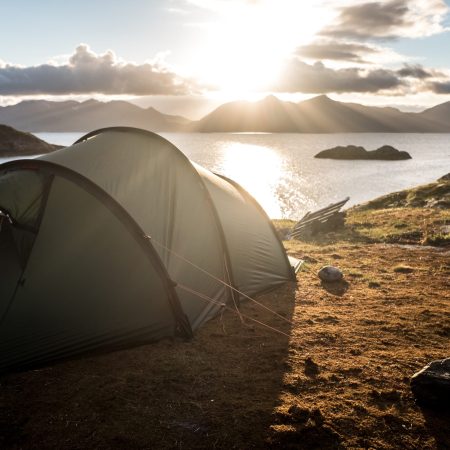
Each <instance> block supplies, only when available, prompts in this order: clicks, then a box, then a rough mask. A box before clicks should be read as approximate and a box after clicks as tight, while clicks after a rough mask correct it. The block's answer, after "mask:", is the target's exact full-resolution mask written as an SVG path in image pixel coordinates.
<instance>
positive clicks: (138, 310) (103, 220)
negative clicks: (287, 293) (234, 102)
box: [0, 127, 295, 371]
mask: <svg viewBox="0 0 450 450" xmlns="http://www.w3.org/2000/svg"><path fill="white" fill-rule="evenodd" d="M0 211H2V214H3V219H4V220H3V223H2V230H1V233H0V274H1V283H0V370H3V371H4V370H9V369H11V368H16V367H24V366H29V365H35V364H41V363H43V362H47V361H51V360H56V359H60V358H66V357H69V356H72V355H75V354H79V353H83V352H86V351H90V350H94V349H99V348H109V347H117V346H131V345H135V344H139V343H144V342H149V341H153V340H157V339H160V338H162V337H165V336H173V335H177V334H179V335H183V336H190V334H191V333H192V330H196V329H197V328H198V327H199V326H200V325H201V324H202V323H204V322H205V321H207V320H208V319H210V318H211V317H213V316H214V315H216V314H217V312H218V311H219V310H220V308H221V306H220V305H221V304H222V303H230V302H233V301H236V300H238V299H236V298H233V295H234V296H235V295H236V294H233V291H232V290H231V289H230V288H229V287H228V286H227V284H228V285H231V286H233V287H235V288H236V289H237V290H238V291H240V292H242V293H244V294H245V295H249V296H252V295H255V294H258V293H260V292H262V291H265V290H268V289H270V288H273V287H275V286H277V285H279V284H281V283H284V282H285V281H287V280H293V279H295V274H294V272H293V269H292V267H291V265H290V263H289V260H288V258H287V255H286V253H285V250H284V248H283V246H282V244H281V242H280V241H279V239H278V237H277V235H276V232H275V230H274V228H273V226H272V224H271V222H270V220H269V219H268V217H267V216H266V215H265V213H264V212H263V211H262V209H261V207H260V206H259V205H258V204H257V203H256V201H255V200H254V199H253V198H252V197H251V196H250V195H249V194H248V193H247V192H246V191H245V190H244V189H242V188H241V187H240V186H239V185H238V184H237V183H234V182H233V181H231V180H229V179H227V178H225V177H221V176H218V175H215V174H213V173H211V172H209V171H208V170H206V169H204V168H202V167H200V166H198V165H197V164H195V163H192V162H191V161H190V160H189V159H188V158H187V157H186V156H185V155H184V154H183V153H182V152H181V151H180V150H178V149H177V148H176V147H175V146H174V145H172V144H171V143H170V142H168V141H167V140H165V139H164V138H162V137H160V136H158V135H156V134H153V133H150V132H147V131H143V130H138V129H133V128H121V127H116V128H107V129H103V130H98V131H95V132H92V133H89V134H88V135H86V136H84V137H83V138H81V139H80V140H79V141H77V142H76V143H75V144H74V145H72V146H71V147H67V148H64V149H61V150H58V151H56V152H54V153H52V154H49V155H45V156H42V157H39V158H36V159H32V160H18V161H12V162H8V163H5V164H3V165H0ZM5 218H6V219H7V220H5ZM199 268H200V269H204V270H200V269H199ZM206 271H207V273H206ZM217 279H220V280H223V281H224V282H225V283H220V282H218V281H217ZM182 286H187V287H189V288H190V289H188V290H186V289H182ZM195 292H199V293H201V294H203V295H205V296H207V298H209V299H210V300H211V301H205V299H202V298H200V297H199V296H198V295H196V294H195Z"/></svg>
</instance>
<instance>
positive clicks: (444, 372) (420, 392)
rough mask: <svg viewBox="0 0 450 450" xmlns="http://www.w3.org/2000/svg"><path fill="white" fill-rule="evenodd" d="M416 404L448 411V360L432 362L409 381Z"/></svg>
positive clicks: (449, 363)
mask: <svg viewBox="0 0 450 450" xmlns="http://www.w3.org/2000/svg"><path fill="white" fill-rule="evenodd" d="M410 385H411V390H412V392H413V394H414V396H415V397H416V399H417V401H418V403H420V404H423V405H426V406H429V407H434V408H438V409H449V410H450V358H446V359H441V360H437V361H432V362H431V363H430V364H428V365H427V366H425V367H424V368H423V369H422V370H420V371H419V372H417V373H415V374H414V375H413V376H412V377H411V381H410Z"/></svg>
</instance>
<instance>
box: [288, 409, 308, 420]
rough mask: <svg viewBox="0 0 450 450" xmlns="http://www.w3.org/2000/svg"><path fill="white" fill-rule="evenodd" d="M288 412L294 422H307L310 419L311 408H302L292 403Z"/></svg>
mask: <svg viewBox="0 0 450 450" xmlns="http://www.w3.org/2000/svg"><path fill="white" fill-rule="evenodd" d="M288 413H289V414H290V416H291V420H292V421H293V422H298V423H306V421H307V420H308V419H309V409H307V408H302V407H300V406H298V405H292V406H291V407H289V409H288Z"/></svg>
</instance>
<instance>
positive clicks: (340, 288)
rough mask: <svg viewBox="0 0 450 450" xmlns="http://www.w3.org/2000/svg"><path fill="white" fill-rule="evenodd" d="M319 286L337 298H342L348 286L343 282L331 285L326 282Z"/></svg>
mask: <svg viewBox="0 0 450 450" xmlns="http://www.w3.org/2000/svg"><path fill="white" fill-rule="evenodd" d="M320 285H321V286H322V287H323V288H324V289H325V290H326V291H327V292H329V293H330V294H332V295H336V296H337V297H342V296H343V295H344V294H345V293H346V292H347V290H348V288H349V286H350V284H349V283H348V282H347V281H345V280H341V281H335V282H333V283H329V282H327V281H321V282H320Z"/></svg>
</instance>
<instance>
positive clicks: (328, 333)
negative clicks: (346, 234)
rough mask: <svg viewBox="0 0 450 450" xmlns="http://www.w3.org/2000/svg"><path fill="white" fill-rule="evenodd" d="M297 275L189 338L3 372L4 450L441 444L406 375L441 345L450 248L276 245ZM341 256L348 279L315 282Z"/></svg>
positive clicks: (447, 321) (444, 420)
mask: <svg viewBox="0 0 450 450" xmlns="http://www.w3.org/2000/svg"><path fill="white" fill-rule="evenodd" d="M286 245H287V246H288V249H289V251H290V253H292V254H294V255H297V256H299V257H303V258H304V259H305V260H306V261H307V263H306V264H305V265H304V267H303V269H302V271H301V272H300V273H299V274H298V282H297V284H295V283H290V284H288V285H285V286H283V287H281V288H279V289H277V290H276V291H273V292H271V293H269V294H267V295H265V296H264V297H260V298H259V299H258V300H259V301H261V302H263V303H264V304H266V305H268V306H270V308H272V309H274V310H275V311H277V312H278V313H279V314H281V315H283V316H284V317H285V318H287V319H288V320H287V321H286V320H283V319H281V318H279V317H277V316H275V315H272V314H270V313H268V312H267V311H265V310H263V309H261V308H260V307H259V306H257V305H255V304H253V303H251V302H246V303H245V304H243V305H242V308H241V311H242V312H243V313H245V314H246V315H248V316H250V317H253V318H255V319H257V320H260V321H262V322H264V323H266V324H268V325H270V326H271V327H273V328H275V329H277V330H279V331H281V332H282V333H285V334H280V333H277V332H275V331H273V330H271V329H268V328H264V327H262V326H260V325H257V324H255V323H252V322H250V321H249V320H247V321H246V323H242V322H241V321H240V319H239V317H238V316H237V315H236V314H233V313H231V312H226V313H224V314H223V316H222V317H221V318H220V317H219V318H216V319H215V320H212V321H211V322H209V323H208V324H207V325H206V326H204V327H203V328H202V329H201V330H199V331H198V333H197V334H196V336H195V338H194V339H193V340H192V341H190V342H182V341H163V342H159V343H156V344H153V345H147V346H142V347H139V348H135V349H131V350H125V351H120V352H115V353H110V354H106V355H101V356H92V357H87V358H83V359H78V360H73V361H67V362H64V363H60V364H57V365H54V366H52V367H47V368H43V369H39V370H34V371H29V372H24V373H19V374H14V375H9V376H5V377H2V378H1V379H0V448H2V449H94V448H95V449H166V448H167V449H168V448H178V449H215V448H217V449H231V448H236V449H252V448H256V449H264V448H277V449H278V448H280V449H287V448H292V449H315V448H317V449H328V448H355V449H356V448H373V449H394V448H395V449H397V448H407V449H448V448H450V416H449V415H448V413H444V412H433V411H431V410H427V409H421V408H420V407H419V406H417V405H416V404H415V402H414V398H413V396H412V394H411V391H410V388H409V378H410V376H411V375H412V374H413V373H415V372H416V371H417V370H419V369H420V368H421V367H422V366H424V365H425V364H426V363H428V362H429V361H431V360H434V359H440V358H443V357H448V356H450V289H449V279H450V277H449V274H450V258H449V256H450V250H449V249H448V248H447V250H445V249H442V248H440V249H439V248H430V247H420V246H409V247H408V246H398V245H390V244H356V243H349V242H341V243H336V244H333V245H309V244H305V243H302V242H295V241H294V242H293V243H291V242H289V243H287V244H286ZM325 264H333V265H337V266H338V267H340V268H341V269H342V270H343V272H344V274H345V281H343V282H342V283H339V284H338V285H324V284H321V282H320V281H319V279H318V278H317V276H316V273H317V270H318V269H319V268H320V267H321V266H322V265H325Z"/></svg>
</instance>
